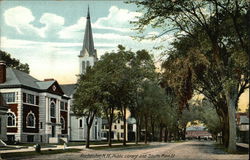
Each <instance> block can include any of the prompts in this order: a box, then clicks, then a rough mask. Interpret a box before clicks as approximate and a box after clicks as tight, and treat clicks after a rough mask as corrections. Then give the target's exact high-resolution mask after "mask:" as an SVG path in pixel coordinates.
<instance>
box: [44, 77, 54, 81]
mask: <svg viewBox="0 0 250 160" xmlns="http://www.w3.org/2000/svg"><path fill="white" fill-rule="evenodd" d="M43 81H54V78H47V79H44V80H43Z"/></svg>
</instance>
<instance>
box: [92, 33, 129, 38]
mask: <svg viewBox="0 0 250 160" xmlns="http://www.w3.org/2000/svg"><path fill="white" fill-rule="evenodd" d="M93 37H94V38H95V39H106V40H130V39H131V38H130V37H129V36H123V35H120V34H115V33H94V34H93Z"/></svg>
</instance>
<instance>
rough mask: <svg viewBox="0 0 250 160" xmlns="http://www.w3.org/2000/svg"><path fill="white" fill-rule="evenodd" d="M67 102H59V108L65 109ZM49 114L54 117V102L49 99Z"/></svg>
mask: <svg viewBox="0 0 250 160" xmlns="http://www.w3.org/2000/svg"><path fill="white" fill-rule="evenodd" d="M67 105H68V103H65V102H60V108H61V110H67ZM50 116H51V117H52V118H54V117H56V104H55V102H54V101H51V103H50Z"/></svg>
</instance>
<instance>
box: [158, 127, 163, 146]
mask: <svg viewBox="0 0 250 160" xmlns="http://www.w3.org/2000/svg"><path fill="white" fill-rule="evenodd" d="M162 131H163V126H162V125H160V136H159V137H160V138H159V142H162Z"/></svg>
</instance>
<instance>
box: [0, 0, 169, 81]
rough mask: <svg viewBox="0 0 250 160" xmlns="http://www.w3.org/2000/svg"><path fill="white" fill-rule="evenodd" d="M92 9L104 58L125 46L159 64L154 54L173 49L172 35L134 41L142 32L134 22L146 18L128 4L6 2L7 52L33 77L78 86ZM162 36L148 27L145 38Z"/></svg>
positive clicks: (1, 9) (3, 11)
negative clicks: (151, 56)
mask: <svg viewBox="0 0 250 160" xmlns="http://www.w3.org/2000/svg"><path fill="white" fill-rule="evenodd" d="M88 5H89V8H90V16H91V23H92V29H93V36H94V43H95V48H96V49H97V54H98V57H100V56H101V55H103V54H104V53H105V52H108V51H112V50H116V48H117V45H118V44H122V45H124V46H126V48H128V49H132V50H134V51H135V50H138V49H147V50H149V51H151V53H152V54H154V56H155V59H156V60H157V58H158V57H159V53H158V52H159V51H153V50H152V49H153V47H156V46H158V45H160V44H163V45H165V46H168V44H169V42H171V41H172V40H173V36H172V35H164V36H163V37H162V38H164V39H167V40H166V41H165V42H162V41H161V39H156V40H154V41H153V40H143V41H136V40H133V39H132V38H131V36H134V35H135V34H136V32H135V31H133V30H131V29H132V28H133V25H132V24H130V23H129V22H130V21H131V20H136V17H137V16H141V15H142V14H143V13H140V12H136V10H137V8H136V6H135V5H133V4H126V3H123V2H122V1H49V0H47V1H11V0H9V1H6V0H4V1H0V12H1V17H0V21H1V25H0V28H1V31H0V36H1V44H0V48H1V50H3V51H6V52H8V53H11V55H12V57H15V58H18V59H19V60H20V61H21V62H23V63H28V64H29V65H30V71H31V72H30V74H31V75H32V76H34V77H35V78H37V79H40V80H43V79H45V78H54V79H56V80H58V81H59V83H75V82H76V75H77V74H78V72H79V71H78V68H79V67H78V55H79V53H80V50H81V47H82V41H83V35H84V29H85V22H86V14H87V7H88ZM160 33H161V31H159V30H153V29H151V28H147V29H146V31H145V33H144V34H145V35H158V34H160Z"/></svg>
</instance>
